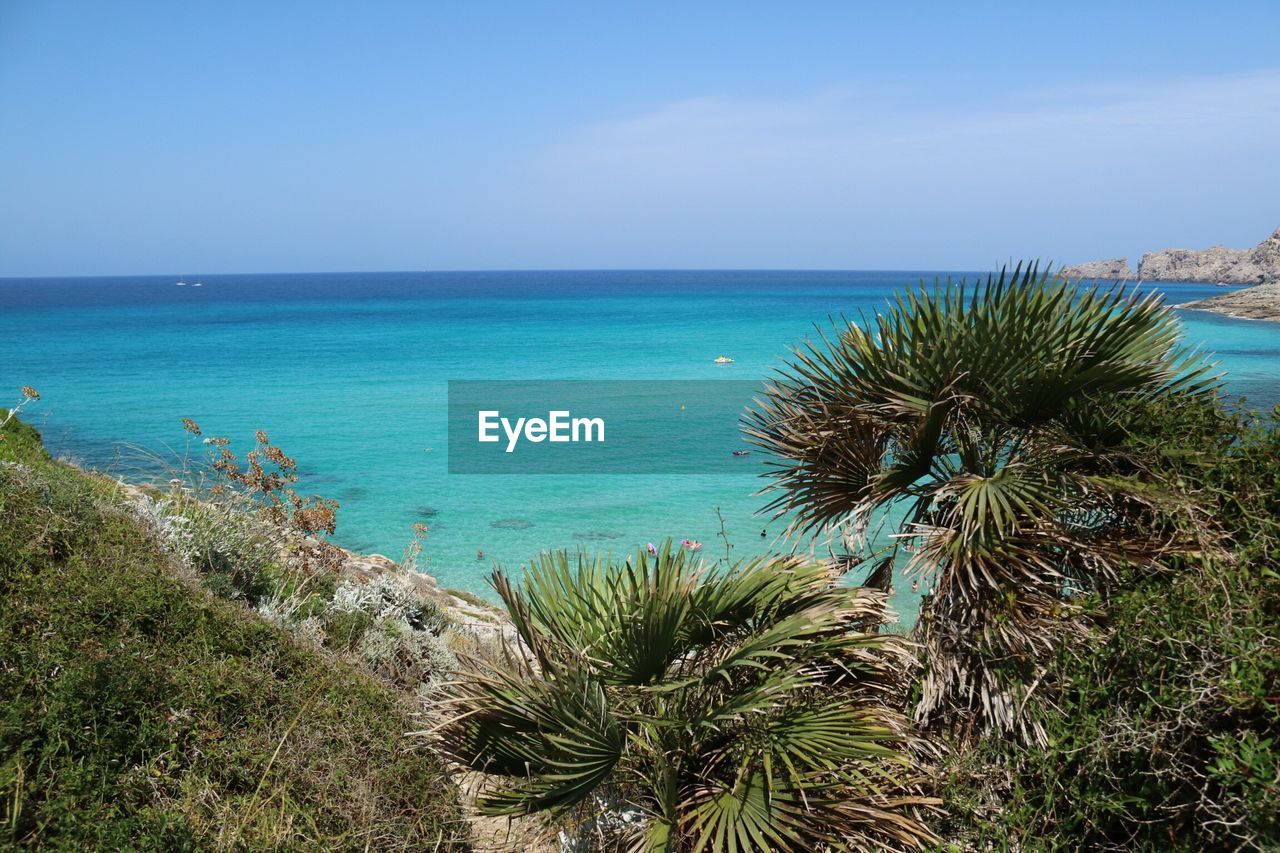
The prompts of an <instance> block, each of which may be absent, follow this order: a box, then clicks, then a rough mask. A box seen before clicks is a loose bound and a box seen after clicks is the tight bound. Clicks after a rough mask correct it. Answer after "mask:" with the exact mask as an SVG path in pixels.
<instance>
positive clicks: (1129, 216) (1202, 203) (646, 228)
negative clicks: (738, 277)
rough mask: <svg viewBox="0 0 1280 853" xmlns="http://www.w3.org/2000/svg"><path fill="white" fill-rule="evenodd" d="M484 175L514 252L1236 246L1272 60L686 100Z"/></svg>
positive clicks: (991, 251)
mask: <svg viewBox="0 0 1280 853" xmlns="http://www.w3.org/2000/svg"><path fill="white" fill-rule="evenodd" d="M503 179H504V181H509V182H510V184H511V185H513V186H514V187H515V189H514V191H513V193H512V196H513V199H514V200H513V201H512V200H509V205H510V206H511V215H512V216H513V217H516V218H519V219H522V220H524V221H525V223H526V224H527V226H528V229H529V239H530V241H531V245H534V244H535V243H536V245H539V246H542V247H543V248H544V249H545V250H546V251H547V252H549V253H562V254H563V255H564V257H572V256H573V254H574V253H572V252H571V251H570V244H571V241H572V240H573V239H574V235H575V234H578V235H581V234H582V233H593V234H599V233H600V232H601V229H602V228H603V229H604V232H605V233H606V235H607V236H606V237H604V238H603V239H601V238H595V240H596V244H595V247H594V256H592V252H593V249H592V248H590V247H588V248H587V249H586V251H587V254H588V257H587V258H585V259H583V261H580V262H579V263H578V265H584V264H585V265H591V264H592V263H593V261H595V262H598V263H603V264H605V265H627V264H628V262H629V261H630V260H631V259H632V258H634V259H635V260H634V262H635V263H639V264H640V265H646V266H652V265H655V264H657V265H662V264H667V265H686V264H687V265H717V264H724V265H732V266H754V265H781V266H824V265H826V266H848V265H854V266H868V265H886V266H890V265H896V266H901V265H904V264H907V265H921V266H953V265H963V264H982V263H986V262H990V261H995V260H997V259H999V258H1002V257H1004V255H1005V254H1006V253H1009V252H1015V253H1017V252H1023V253H1029V252H1036V253H1041V254H1044V255H1054V256H1057V257H1060V258H1062V259H1064V260H1076V259H1078V258H1081V257H1086V256H1091V255H1094V254H1110V253H1112V252H1136V251H1139V250H1143V249H1152V248H1158V247H1161V246H1164V245H1167V244H1168V243H1169V242H1170V241H1172V242H1175V243H1176V242H1177V241H1178V240H1179V239H1180V238H1182V236H1183V234H1184V233H1185V234H1186V235H1187V237H1186V239H1187V240H1189V241H1190V242H1192V244H1194V243H1195V242H1196V241H1197V240H1198V241H1200V242H1212V241H1216V240H1217V239H1227V240H1229V239H1230V238H1231V235H1232V234H1234V233H1236V232H1237V231H1239V232H1241V233H1242V235H1243V233H1244V232H1246V231H1247V239H1245V238H1244V236H1242V237H1241V239H1242V240H1243V242H1244V243H1248V242H1250V241H1252V240H1256V239H1260V238H1261V237H1262V236H1265V234H1267V233H1269V232H1270V231H1271V229H1273V228H1274V227H1275V226H1276V225H1277V224H1280V205H1276V204H1275V202H1274V200H1275V199H1276V198H1280V71H1264V72H1258V73H1255V74H1248V75H1238V76H1229V77H1200V78H1184V79H1165V80H1151V81H1122V82H1111V83H1100V84H1096V85H1090V86H1074V87H1061V88H1055V89H1040V90H1029V91H1023V92H1020V93H1018V94H1016V95H1013V96H1006V97H1002V98H1000V99H988V100H981V99H974V98H972V97H968V96H967V94H966V93H965V92H963V91H961V90H956V91H943V92H939V91H924V90H910V89H904V88H896V89H890V88H871V87H851V88H846V89H832V90H826V91H821V92H815V93H810V94H806V95H803V96H800V97H795V98H790V99H760V100H743V99H735V98H725V97H701V98H691V99H686V100H681V101H676V102H672V103H668V104H663V105H659V106H657V107H655V108H653V109H651V110H649V111H646V112H642V113H639V114H636V115H631V116H625V117H621V118H618V119H614V120H610V121H605V122H599V123H594V124H589V125H585V126H581V127H578V128H575V129H572V130H570V131H568V132H566V133H564V134H563V135H562V136H561V137H560V138H558V139H557V140H555V142H554V143H553V144H551V145H549V146H548V147H546V148H545V149H543V150H541V151H538V152H536V154H535V155H533V156H532V157H531V158H529V159H528V160H527V161H525V162H523V163H520V164H519V166H518V168H517V169H516V170H515V172H514V173H513V174H507V175H504V176H503ZM1147 223H1149V224H1150V227H1148V224H1147ZM588 226H589V228H588ZM584 229H586V230H585V231H584ZM1237 242H1240V241H1239V240H1237ZM1242 244H1243V243H1242ZM579 248H582V247H579ZM577 254H578V255H581V252H578V253H577ZM646 258H648V259H649V260H648V262H646V260H645V259H646ZM548 260H549V261H550V260H551V258H548Z"/></svg>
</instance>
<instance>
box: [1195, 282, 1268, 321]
mask: <svg viewBox="0 0 1280 853" xmlns="http://www.w3.org/2000/svg"><path fill="white" fill-rule="evenodd" d="M1180 307H1182V308H1194V309H1196V310H1199V311H1215V312H1217V313H1219V314H1227V315H1229V316H1231V317H1244V318H1246V319H1250V320H1280V282H1272V283H1271V284H1263V285H1259V286H1258V287H1248V288H1245V289H1244V290H1235V291H1232V292H1231V293H1223V294H1221V295H1219V296H1211V297H1209V298H1208V299H1201V300H1200V301H1199V302H1191V303H1188V304H1186V305H1182V306H1180Z"/></svg>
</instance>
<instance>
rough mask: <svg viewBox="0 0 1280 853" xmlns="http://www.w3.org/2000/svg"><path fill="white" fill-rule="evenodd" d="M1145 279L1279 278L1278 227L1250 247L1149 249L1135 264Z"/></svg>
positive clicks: (1244, 280)
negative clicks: (1139, 261) (1156, 250)
mask: <svg viewBox="0 0 1280 853" xmlns="http://www.w3.org/2000/svg"><path fill="white" fill-rule="evenodd" d="M1138 276H1139V278H1143V279H1146V280H1148V281H1214V282H1217V281H1222V282H1228V283H1231V284H1262V283H1263V282H1265V281H1270V280H1273V279H1280V228H1277V229H1276V231H1275V233H1273V234H1272V235H1271V236H1270V237H1268V238H1267V239H1265V240H1263V241H1262V242H1261V243H1259V244H1258V245H1257V246H1255V247H1254V248H1252V249H1227V248H1225V247H1223V246H1214V247H1212V248H1209V249H1200V250H1194V249H1165V250H1164V251H1162V252H1148V253H1147V254H1145V255H1143V256H1142V262H1141V263H1139V264H1138Z"/></svg>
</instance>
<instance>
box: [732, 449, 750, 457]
mask: <svg viewBox="0 0 1280 853" xmlns="http://www.w3.org/2000/svg"><path fill="white" fill-rule="evenodd" d="M733 455H734V456H750V455H751V451H750V450H735V451H733Z"/></svg>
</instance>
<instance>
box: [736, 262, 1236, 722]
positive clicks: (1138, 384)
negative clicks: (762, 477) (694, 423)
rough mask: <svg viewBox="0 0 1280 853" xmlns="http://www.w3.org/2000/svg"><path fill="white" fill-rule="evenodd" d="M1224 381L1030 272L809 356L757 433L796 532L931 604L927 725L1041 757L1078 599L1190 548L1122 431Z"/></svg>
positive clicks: (752, 427)
mask: <svg viewBox="0 0 1280 853" xmlns="http://www.w3.org/2000/svg"><path fill="white" fill-rule="evenodd" d="M1209 369H1210V365H1208V364H1207V363H1206V362H1205V361H1204V360H1203V358H1202V357H1201V356H1200V355H1199V354H1198V353H1197V352H1195V351H1192V350H1189V349H1187V348H1186V347H1184V346H1183V345H1182V343H1181V327H1180V324H1179V322H1178V321H1177V318H1176V317H1175V316H1174V315H1173V314H1172V312H1171V311H1170V309H1168V308H1167V307H1165V306H1164V305H1163V304H1161V302H1160V301H1159V300H1158V299H1157V298H1156V297H1154V296H1143V295H1142V294H1141V293H1139V292H1137V291H1136V290H1133V289H1125V288H1115V289H1109V290H1104V289H1099V288H1093V289H1085V288H1083V287H1082V286H1080V285H1078V284H1072V283H1069V282H1065V281H1062V280H1060V279H1056V278H1051V277H1050V276H1049V274H1048V272H1044V273H1042V272H1040V271H1039V270H1038V268H1037V267H1036V266H1035V265H1032V266H1030V267H1027V268H1025V269H1024V268H1023V267H1022V266H1021V265H1019V267H1018V268H1016V269H1015V270H1014V271H1013V272H1012V274H1007V273H1006V271H1004V270H1002V271H1001V272H1000V274H999V275H998V276H988V277H987V279H986V281H985V282H980V283H979V284H978V285H977V286H974V287H969V286H966V284H965V283H964V282H963V281H962V282H960V283H959V284H952V282H951V281H950V280H948V281H947V282H946V283H945V285H944V284H940V283H939V284H935V286H934V287H933V288H931V289H930V288H926V287H925V286H924V285H923V284H921V286H920V287H919V288H918V289H910V290H907V291H906V292H904V293H901V294H899V296H898V297H897V300H896V304H894V305H893V306H892V307H891V308H890V309H889V310H888V311H886V312H885V313H883V314H881V315H878V316H877V317H876V319H875V321H874V322H867V321H865V320H864V322H863V325H861V326H860V325H857V324H852V323H849V324H845V325H842V326H838V327H837V328H836V330H835V333H834V334H833V335H830V336H828V335H825V334H823V335H822V336H821V338H820V340H818V341H817V342H807V343H806V344H805V345H803V346H802V347H799V348H797V349H796V350H794V358H793V359H792V360H791V361H790V363H789V364H787V365H786V366H785V367H784V368H783V369H782V370H781V371H780V373H779V376H778V377H777V378H776V380H774V381H773V382H771V383H770V384H769V385H768V386H767V388H766V390H765V393H764V394H763V396H762V397H761V398H760V399H759V400H757V403H756V407H755V408H754V409H753V410H752V411H751V412H750V413H749V414H748V416H747V424H746V427H745V429H746V432H747V434H748V437H749V438H750V440H752V441H753V442H755V443H756V444H758V445H759V446H760V447H762V448H764V449H765V450H766V451H768V452H770V454H771V455H772V459H771V462H770V470H769V473H768V475H767V476H769V477H771V478H772V481H773V482H772V484H771V488H773V489H777V490H779V494H778V496H777V497H776V498H775V499H774V500H773V501H772V503H771V505H770V506H771V509H773V510H774V511H776V512H777V513H778V514H779V515H789V516H790V517H791V518H792V519H793V522H792V529H793V531H795V532H798V533H802V534H807V535H816V534H819V533H825V534H838V535H839V536H841V537H842V540H843V542H844V545H845V547H847V548H848V550H849V551H850V552H851V553H852V554H853V555H854V560H853V562H855V563H858V562H860V563H861V564H863V565H865V566H866V567H868V568H869V569H870V575H869V576H870V577H871V578H872V579H874V580H875V581H876V582H879V583H882V584H887V581H888V578H890V577H891V575H892V574H893V573H894V572H895V571H904V572H906V573H915V574H917V579H918V580H917V582H923V583H924V584H925V586H926V591H927V594H926V595H925V597H924V599H923V600H922V606H921V611H920V618H919V621H918V623H917V626H916V635H917V638H918V639H919V641H920V643H921V646H922V650H921V651H922V657H923V661H924V665H925V673H924V683H923V689H922V691H921V698H920V701H919V704H918V705H917V707H916V719H917V721H919V722H921V723H924V724H930V725H934V724H942V725H947V726H952V727H956V728H959V729H962V730H963V729H968V730H973V731H984V730H994V731H997V732H1016V733H1018V734H1019V735H1020V736H1022V737H1023V738H1024V739H1026V740H1030V741H1040V740H1043V738H1044V732H1043V729H1042V728H1041V726H1040V724H1039V723H1038V722H1037V721H1036V715H1035V714H1033V713H1031V711H1032V710H1033V708H1034V706H1035V705H1036V704H1037V702H1038V701H1039V699H1040V696H1041V695H1043V690H1042V689H1040V688H1041V679H1042V677H1043V675H1044V672H1045V668H1044V663H1045V661H1046V660H1047V659H1048V657H1049V656H1050V655H1051V653H1052V652H1053V650H1054V649H1055V648H1057V647H1058V644H1059V643H1060V642H1062V641H1063V639H1064V638H1065V637H1068V636H1071V635H1072V634H1073V632H1076V631H1078V630H1079V628H1080V626H1079V624H1078V619H1076V618H1075V616H1074V613H1073V607H1072V604H1071V602H1072V595H1073V594H1074V593H1076V592H1080V591H1085V590H1098V589H1105V588H1106V586H1107V584H1109V583H1110V582H1111V581H1112V580H1113V579H1114V578H1115V577H1116V575H1117V572H1118V571H1119V570H1120V569H1121V568H1122V567H1124V566H1129V565H1135V564H1138V565H1148V564H1151V563H1152V562H1153V561H1154V559H1155V558H1156V557H1157V556H1159V554H1160V553H1161V552H1162V551H1163V550H1164V549H1167V548H1169V547H1171V545H1172V543H1170V542H1168V541H1167V540H1164V539H1161V530H1160V526H1159V523H1158V519H1156V517H1155V509H1156V507H1154V506H1153V504H1152V501H1151V500H1150V499H1149V498H1148V497H1147V496H1145V494H1144V490H1143V489H1142V488H1141V487H1140V485H1139V484H1138V483H1137V482H1135V480H1134V478H1133V477H1132V476H1131V475H1133V474H1134V472H1135V471H1136V470H1137V468H1136V467H1135V466H1137V465H1139V464H1140V463H1141V460H1140V459H1137V458H1135V456H1134V453H1133V451H1132V450H1131V449H1129V448H1126V447H1125V446H1124V445H1123V430H1122V429H1120V428H1119V427H1118V423H1119V418H1120V415H1121V413H1123V412H1124V411H1126V410H1127V409H1128V408H1129V407H1130V406H1131V405H1134V404H1135V403H1136V402H1140V401H1158V400H1161V399H1166V398H1170V397H1176V396H1178V395H1196V394H1201V393H1208V392H1210V391H1211V389H1212V388H1213V386H1214V378H1212V377H1210V375H1209ZM886 529H887V530H888V531H890V535H889V536H887V537H886V536H884V535H877V534H880V533H882V532H883V531H884V530H886ZM886 542H887V543H888V544H885V543H886Z"/></svg>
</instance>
